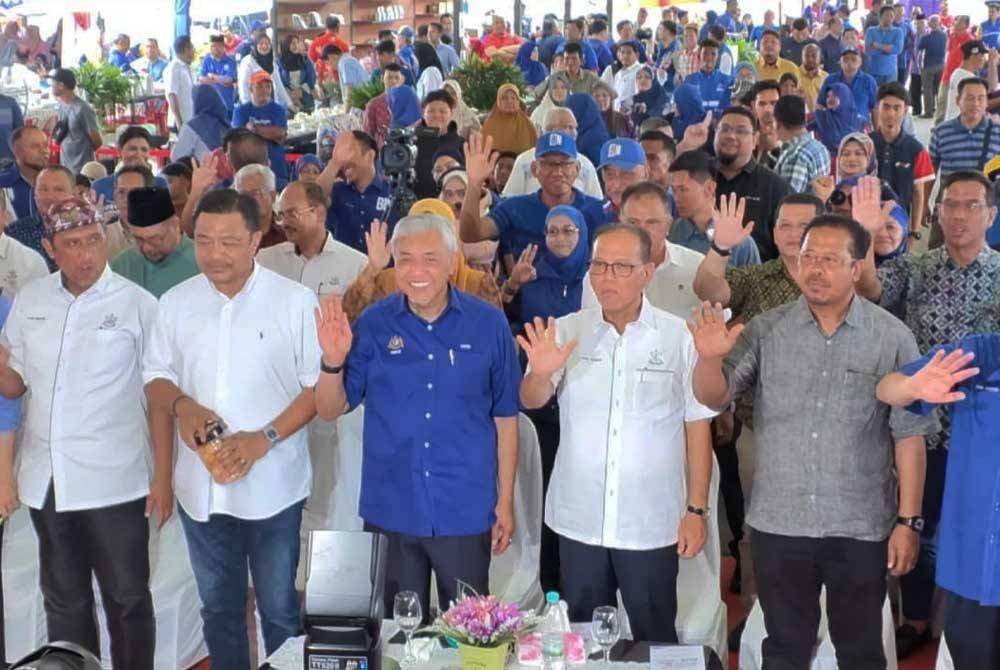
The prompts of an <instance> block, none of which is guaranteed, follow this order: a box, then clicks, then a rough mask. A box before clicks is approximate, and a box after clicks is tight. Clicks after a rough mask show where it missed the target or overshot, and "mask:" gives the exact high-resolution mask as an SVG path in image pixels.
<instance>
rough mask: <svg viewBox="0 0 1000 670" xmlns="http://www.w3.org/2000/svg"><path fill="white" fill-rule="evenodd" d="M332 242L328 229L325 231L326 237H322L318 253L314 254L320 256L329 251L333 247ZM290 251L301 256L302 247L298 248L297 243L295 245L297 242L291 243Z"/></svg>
mask: <svg viewBox="0 0 1000 670" xmlns="http://www.w3.org/2000/svg"><path fill="white" fill-rule="evenodd" d="M332 242H333V236H332V235H330V231H329V230H328V231H326V237H324V238H323V246H322V247H320V248H319V253H318V254H316V255H317V256H322V255H323V254H325V253H326V252H328V251H331V250H332V249H333V244H332ZM292 252H293V253H294V254H295V255H296V256H301V255H302V249H300V248H299V245H297V244H293V245H292Z"/></svg>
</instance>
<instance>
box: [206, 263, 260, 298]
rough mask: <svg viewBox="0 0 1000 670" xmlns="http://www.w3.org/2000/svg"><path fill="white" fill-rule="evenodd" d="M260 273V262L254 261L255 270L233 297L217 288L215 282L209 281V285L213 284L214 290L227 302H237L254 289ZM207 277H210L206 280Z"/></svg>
mask: <svg viewBox="0 0 1000 670" xmlns="http://www.w3.org/2000/svg"><path fill="white" fill-rule="evenodd" d="M259 275H260V263H258V262H257V261H254V262H253V272H251V273H250V276H249V277H247V280H246V281H245V282H243V286H242V287H241V288H240V290H239V292H238V293H237V294H236V295H234V296H233V297H232V298H230V297H229V296H228V295H226V294H225V293H223V292H222V291H220V290H219V289H217V288H216V287H215V284H213V283H212V282H210V281H209V282H208V285H209V286H211V287H212V290H213V291H215V292H216V293H217V294H218V295H219V297H221V298H222V299H223V300H226V301H227V302H235V301H236V300H238V299H239V298H240V297H241V296H244V295H248V294H249V293H250V292H251V291H252V290H253V287H254V284H256V283H257V277H258V276H259ZM207 279H208V278H207V277H206V280H207Z"/></svg>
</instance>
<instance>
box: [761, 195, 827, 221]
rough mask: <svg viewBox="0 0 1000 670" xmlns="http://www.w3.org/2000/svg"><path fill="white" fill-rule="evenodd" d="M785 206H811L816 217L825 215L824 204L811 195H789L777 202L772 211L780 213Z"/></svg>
mask: <svg viewBox="0 0 1000 670" xmlns="http://www.w3.org/2000/svg"><path fill="white" fill-rule="evenodd" d="M785 205H811V206H812V207H814V208H815V209H816V216H819V215H820V214H824V213H826V203H825V202H823V201H822V200H820V199H819V198H817V197H816V196H814V195H813V194H812V193H789V194H788V195H786V196H785V197H784V198H782V199H781V200H779V201H778V206H777V207H776V208H775V210H774V211H775V212H778V211H780V210H781V208H782V207H784V206H785Z"/></svg>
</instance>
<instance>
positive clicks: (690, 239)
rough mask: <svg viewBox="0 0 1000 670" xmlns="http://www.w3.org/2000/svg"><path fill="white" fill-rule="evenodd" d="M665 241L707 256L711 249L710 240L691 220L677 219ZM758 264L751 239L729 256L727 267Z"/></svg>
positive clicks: (743, 242) (741, 244)
mask: <svg viewBox="0 0 1000 670" xmlns="http://www.w3.org/2000/svg"><path fill="white" fill-rule="evenodd" d="M708 230H710V231H713V233H714V230H713V224H711V223H710V224H709V226H708ZM667 241H668V242H672V243H673V244H679V245H680V246H682V247H687V248H688V249H692V250H693V251H697V252H699V253H702V254H707V253H708V252H709V250H710V249H711V248H712V238H711V237H709V235H708V234H707V233H706V232H704V231H702V230H701V229H700V228H698V226H696V225H695V224H694V223H693V222H692V221H691V219H677V220H676V221H674V223H673V225H672V226H670V232H669V233H668V234H667ZM758 263H760V252H759V251H758V250H757V243H756V242H754V240H753V237H748V238H747V239H745V240H743V241H742V242H741V243H740V244H739V245H738V246H737V247H736V248H734V249H733V250H732V253H731V254H730V255H729V265H730V266H731V267H740V266H743V265H757V264H758Z"/></svg>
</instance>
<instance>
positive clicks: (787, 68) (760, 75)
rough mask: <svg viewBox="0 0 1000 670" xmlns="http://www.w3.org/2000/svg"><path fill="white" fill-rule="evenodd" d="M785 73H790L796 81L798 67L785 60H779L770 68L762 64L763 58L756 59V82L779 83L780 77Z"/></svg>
mask: <svg viewBox="0 0 1000 670" xmlns="http://www.w3.org/2000/svg"><path fill="white" fill-rule="evenodd" d="M786 72H791V73H792V74H794V75H795V78H796V79H798V77H799V66H798V65H796V64H795V63H793V62H792V61H790V60H787V59H785V58H779V59H778V62H776V63H775V64H774V65H770V66H769V65H765V64H764V58H763V57H760V58H758V59H757V81H764V80H765V79H773V80H774V81H780V80H781V75H783V74H785V73H786Z"/></svg>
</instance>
